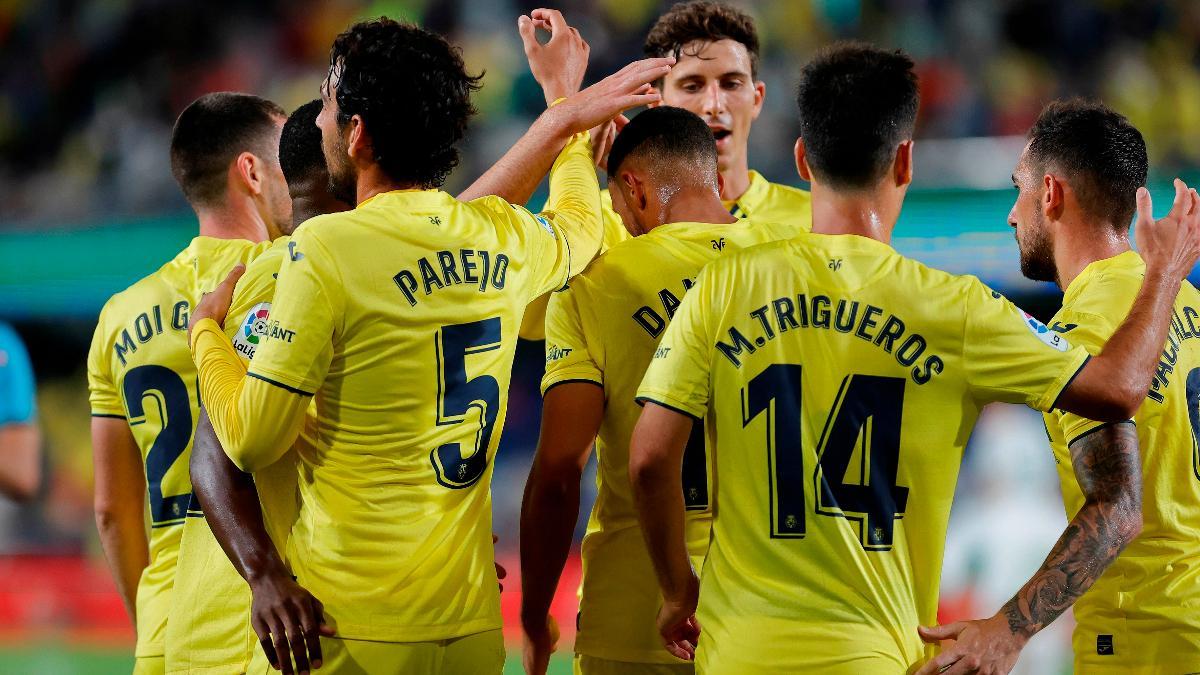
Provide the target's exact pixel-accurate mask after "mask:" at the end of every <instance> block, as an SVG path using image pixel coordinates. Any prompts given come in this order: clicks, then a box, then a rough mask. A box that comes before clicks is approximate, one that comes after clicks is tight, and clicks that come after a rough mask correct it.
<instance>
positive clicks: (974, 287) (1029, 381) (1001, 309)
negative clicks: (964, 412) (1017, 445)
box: [962, 277, 1090, 411]
mask: <svg viewBox="0 0 1200 675" xmlns="http://www.w3.org/2000/svg"><path fill="white" fill-rule="evenodd" d="M962 308H963V312H964V315H965V316H964V319H963V322H964V326H963V347H962V360H963V368H964V370H965V373H966V376H967V377H966V379H967V385H968V387H969V388H970V390H971V392H972V395H973V396H974V397H975V399H976V400H977V401H980V402H982V403H987V402H991V401H1003V402H1006V403H1023V404H1025V405H1028V406H1030V407H1032V408H1036V409H1037V410H1041V411H1048V410H1050V409H1051V408H1052V407H1053V406H1054V402H1055V401H1056V400H1057V399H1058V395H1059V394H1060V393H1061V392H1062V390H1063V389H1065V388H1066V386H1067V385H1068V384H1070V382H1071V379H1072V378H1074V377H1075V375H1076V374H1077V373H1078V372H1079V371H1080V370H1081V369H1082V368H1083V366H1084V364H1085V363H1086V362H1087V360H1088V358H1090V355H1089V354H1088V352H1087V350H1086V349H1084V348H1083V347H1079V346H1074V347H1073V346H1071V344H1070V343H1069V342H1068V341H1067V339H1066V338H1065V337H1064V336H1063V335H1061V334H1060V333H1058V332H1056V331H1053V330H1051V329H1050V328H1048V327H1046V325H1045V324H1043V323H1042V322H1040V321H1038V320H1037V319H1035V318H1034V317H1032V316H1030V315H1029V314H1028V313H1027V312H1024V311H1022V310H1021V309H1018V308H1017V306H1016V305H1014V304H1012V303H1011V302H1009V301H1008V300H1007V299H1005V298H1004V297H1003V296H1001V295H1000V294H999V293H996V292H995V291H992V290H991V289H990V288H988V287H987V286H984V285H983V284H982V283H981V282H980V281H979V280H978V279H975V278H974V277H968V278H967V280H966V288H965V289H964V292H963V295H962Z"/></svg>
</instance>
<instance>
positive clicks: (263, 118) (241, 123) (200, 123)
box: [171, 91, 287, 206]
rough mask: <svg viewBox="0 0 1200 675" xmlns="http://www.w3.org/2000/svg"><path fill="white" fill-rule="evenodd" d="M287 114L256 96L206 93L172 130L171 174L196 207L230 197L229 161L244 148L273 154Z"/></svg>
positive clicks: (224, 92)
mask: <svg viewBox="0 0 1200 675" xmlns="http://www.w3.org/2000/svg"><path fill="white" fill-rule="evenodd" d="M284 117H287V112H285V111H284V109H283V108H280V107H279V106H278V105H276V104H274V103H272V102H271V101H268V100H266V99H264V98H259V97H258V96H253V95H251V94H239V93H234V92H228V91H222V92H217V93H213V94H205V95H203V96H201V97H200V98H198V99H196V100H195V101H192V103H191V104H190V105H188V107H186V108H184V109H183V112H181V113H179V119H177V120H175V128H174V129H173V130H172V131H171V174H172V175H174V176H175V182H177V183H179V187H180V189H182V190H183V196H184V197H185V198H187V200H188V203H189V204H191V205H192V206H214V205H219V204H221V203H222V202H223V200H224V197H225V185H226V184H225V177H226V175H227V172H228V171H229V164H230V162H232V161H233V160H234V159H236V158H237V156H238V155H240V154H242V153H243V152H251V153H254V154H255V155H258V156H260V157H274V156H275V155H276V153H278V152H279V148H278V146H277V145H276V144H275V134H276V133H277V127H276V125H277V124H278V121H279V119H280V118H284Z"/></svg>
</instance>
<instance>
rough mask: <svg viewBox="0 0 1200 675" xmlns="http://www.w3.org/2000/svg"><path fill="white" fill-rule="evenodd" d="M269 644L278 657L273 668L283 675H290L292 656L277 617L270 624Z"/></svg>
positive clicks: (283, 629) (280, 622)
mask: <svg viewBox="0 0 1200 675" xmlns="http://www.w3.org/2000/svg"><path fill="white" fill-rule="evenodd" d="M271 643H272V645H273V646H274V648H275V654H276V655H277V656H278V658H277V659H276V661H275V664H274V667H275V668H276V669H277V670H279V672H281V673H283V675H292V656H291V649H290V648H289V647H288V639H287V630H286V628H285V627H284V625H283V622H282V621H280V620H279V618H278V617H275V620H274V621H273V622H272V624H271Z"/></svg>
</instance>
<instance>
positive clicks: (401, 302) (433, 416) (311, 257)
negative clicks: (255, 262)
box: [250, 190, 569, 642]
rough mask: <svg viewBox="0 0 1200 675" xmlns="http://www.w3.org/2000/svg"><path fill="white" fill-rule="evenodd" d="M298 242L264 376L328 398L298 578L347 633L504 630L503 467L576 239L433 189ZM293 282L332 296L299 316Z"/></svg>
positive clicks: (307, 460) (305, 469) (296, 533)
mask: <svg viewBox="0 0 1200 675" xmlns="http://www.w3.org/2000/svg"><path fill="white" fill-rule="evenodd" d="M293 242H294V246H293V248H292V252H291V256H290V259H289V261H287V262H285V263H284V266H283V268H282V270H281V272H280V278H279V286H278V290H277V294H276V298H275V301H274V303H273V307H272V310H271V311H272V318H271V326H270V329H269V332H270V336H269V341H268V342H267V343H266V344H267V345H268V347H270V346H271V344H272V343H275V346H276V347H277V348H274V347H272V348H268V349H266V350H264V349H262V348H261V347H260V351H259V352H258V353H256V355H255V360H254V361H253V362H252V363H251V366H250V374H251V375H252V376H255V377H260V378H263V379H267V380H268V381H272V382H275V383H277V384H281V385H282V386H285V387H287V388H290V389H294V390H298V391H304V392H306V393H314V394H315V395H316V399H315V401H316V421H315V424H314V425H313V426H312V427H311V430H312V434H311V437H309V434H308V433H306V434H305V437H304V438H302V439H301V441H300V442H298V443H297V446H296V448H297V454H298V458H299V462H300V473H301V478H300V499H301V503H302V506H301V513H300V515H299V519H298V521H297V523H296V525H295V527H294V528H293V532H292V536H291V537H290V539H289V544H288V551H287V557H288V561H289V563H290V564H291V565H292V566H293V571H294V572H295V573H296V575H297V577H298V579H299V582H300V583H301V584H302V585H304V586H305V587H306V588H308V589H309V590H310V591H311V592H312V593H313V594H314V595H315V596H316V597H318V598H320V599H321V600H322V602H324V603H325V607H326V610H327V615H328V616H329V617H330V618H331V619H332V620H333V621H334V623H335V625H336V628H337V630H338V633H339V635H341V636H343V637H347V638H352V639H373V640H382V641H391V642H408V641H427V640H437V639H445V638H449V637H454V636H458V635H467V634H470V633H474V632H480V631H483V630H490V629H493V628H498V627H499V625H500V616H499V596H498V593H497V589H496V586H495V572H494V569H493V568H492V565H491V560H492V554H491V546H492V543H491V501H490V496H489V484H490V481H491V469H492V466H491V459H492V457H493V456H494V453H495V449H496V447H497V444H498V442H499V436H500V433H499V430H500V429H501V427H502V425H503V422H504V411H505V406H506V402H507V394H508V383H509V376H510V371H511V368H512V359H513V354H514V351H515V347H516V340H517V327H518V325H519V323H520V319H521V315H522V312H523V311H524V308H525V305H526V304H527V303H528V302H529V300H530V299H531V298H532V297H534V296H536V295H539V294H541V293H543V292H545V291H548V290H550V289H552V288H558V287H561V286H562V285H563V283H564V282H565V280H566V273H567V257H568V256H569V251H568V249H567V247H566V245H565V242H564V241H562V239H561V236H560V235H559V234H558V233H557V232H556V230H555V229H554V227H553V226H552V225H551V224H550V223H548V222H547V221H546V219H544V218H542V217H540V216H536V217H535V216H533V215H532V214H530V213H529V212H528V211H525V210H524V209H521V208H520V207H514V206H511V205H509V204H508V203H506V202H504V201H502V200H499V199H496V198H493V197H486V198H483V199H480V200H476V201H474V202H470V203H462V202H459V201H457V200H455V199H454V198H453V197H451V196H450V195H448V194H446V193H444V192H439V191H435V190H425V191H396V192H389V193H384V194H381V195H378V196H376V197H373V198H372V199H370V200H368V201H366V202H363V203H361V204H359V205H358V207H357V208H356V209H354V210H353V211H347V212H344V213H339V214H331V215H327V216H320V217H317V218H314V219H312V220H310V221H308V222H306V223H304V224H303V225H302V226H301V227H300V228H299V229H298V230H297V232H296V233H295V235H294V240H293ZM289 279H291V280H290V281H289ZM289 284H290V286H289ZM289 287H290V288H300V287H303V288H306V289H309V290H310V291H311V292H312V293H313V294H315V295H317V296H319V297H321V299H322V301H323V302H321V303H319V304H318V306H305V307H299V306H294V305H293V300H292V299H293V298H294V297H297V296H296V295H295V294H291V295H289V293H288V292H287V289H289ZM307 297H313V296H312V295H308V296H307ZM314 317H319V318H320V321H321V323H320V324H319V325H320V326H322V328H320V329H317V330H316V331H315V332H314V329H313V328H312V326H314V325H317V324H315V323H313V321H315V320H316V319H314ZM322 331H324V332H322ZM272 349H275V351H272ZM485 561H486V562H485Z"/></svg>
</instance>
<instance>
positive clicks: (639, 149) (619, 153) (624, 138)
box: [608, 105, 717, 178]
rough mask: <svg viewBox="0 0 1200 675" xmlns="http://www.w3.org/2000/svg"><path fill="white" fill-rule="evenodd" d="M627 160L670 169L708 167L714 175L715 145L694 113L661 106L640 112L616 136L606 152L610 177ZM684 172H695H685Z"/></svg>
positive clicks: (715, 164) (715, 167)
mask: <svg viewBox="0 0 1200 675" xmlns="http://www.w3.org/2000/svg"><path fill="white" fill-rule="evenodd" d="M630 157H651V158H653V159H654V161H656V162H664V163H667V164H670V165H673V166H678V165H679V164H680V163H686V162H693V163H699V164H700V165H701V166H708V165H710V164H711V165H712V169H713V174H714V176H715V174H716V170H717V142H716V141H715V140H714V139H713V135H712V130H711V129H709V128H708V125H707V124H705V123H704V120H702V119H700V118H699V117H698V116H697V115H696V114H695V113H693V112H691V111H689V110H684V109H683V108H675V107H672V106H666V105H664V106H659V107H656V108H649V109H647V110H645V111H643V112H642V113H641V114H640V115H638V116H636V117H634V118H633V119H632V120H631V121H630V122H629V124H627V125H625V128H624V129H622V130H621V133H619V134H617V138H616V140H615V141H613V145H612V150H610V151H609V153H608V176H609V178H612V177H613V176H616V175H617V172H618V171H620V169H621V164H622V163H623V162H624V161H625V160H626V159H628V158H630ZM683 173H685V174H688V175H690V174H691V173H694V172H688V171H687V170H686V169H684V170H683ZM697 177H698V178H699V177H700V176H697Z"/></svg>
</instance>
